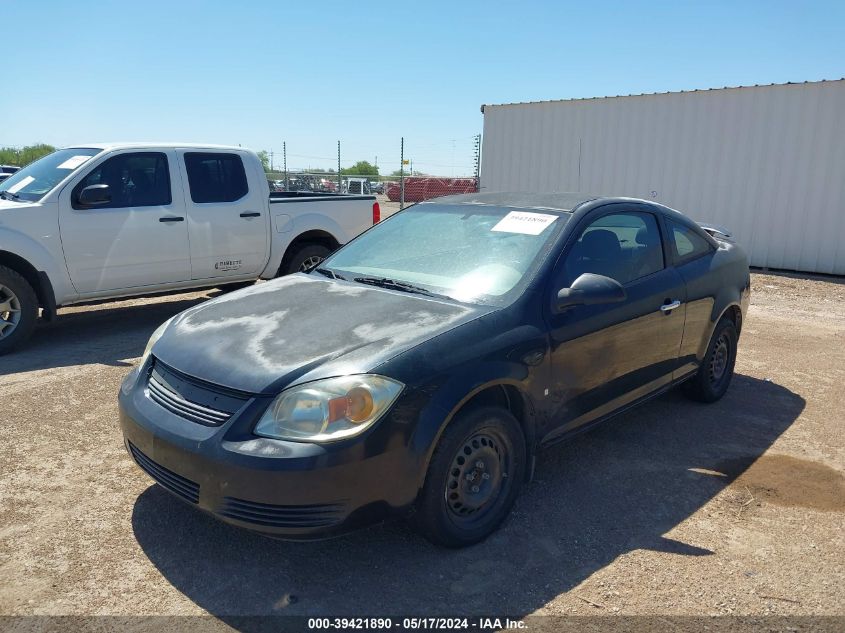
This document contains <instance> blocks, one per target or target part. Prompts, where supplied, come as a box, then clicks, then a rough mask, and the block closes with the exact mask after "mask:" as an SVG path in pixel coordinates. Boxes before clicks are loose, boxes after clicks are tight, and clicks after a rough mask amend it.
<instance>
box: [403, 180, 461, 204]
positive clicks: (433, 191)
mask: <svg viewBox="0 0 845 633" xmlns="http://www.w3.org/2000/svg"><path fill="white" fill-rule="evenodd" d="M477 191H478V181H477V180H476V179H475V178H431V177H429V176H408V177H407V178H405V202H422V201H423V200H430V199H431V198H437V197H439V196H446V195H452V194H460V193H475V192H477ZM400 195H401V190H400V186H399V183H398V182H394V183H391V184H390V186H389V187H388V189H387V197H388V198H390V200H392V201H393V202H398V201H399V198H400Z"/></svg>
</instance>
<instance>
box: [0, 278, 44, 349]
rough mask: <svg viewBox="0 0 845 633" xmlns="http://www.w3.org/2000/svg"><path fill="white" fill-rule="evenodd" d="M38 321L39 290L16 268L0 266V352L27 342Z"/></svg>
mask: <svg viewBox="0 0 845 633" xmlns="http://www.w3.org/2000/svg"><path fill="white" fill-rule="evenodd" d="M37 320H38V297H37V296H36V295H35V290H33V288H32V286H30V285H29V282H28V281H27V280H26V279H24V278H23V277H22V276H21V275H20V274H18V273H17V272H16V271H14V270H12V269H11V268H8V267H6V266H0V355H2V354H6V353H7V352H11V351H12V350H13V349H14V348H16V347H17V346H18V345H20V344H21V343H23V342H24V341H26V340H27V339H28V338H29V337H30V335H31V334H32V330H34V329H35V322H36V321H37Z"/></svg>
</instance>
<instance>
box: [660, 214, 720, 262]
mask: <svg viewBox="0 0 845 633" xmlns="http://www.w3.org/2000/svg"><path fill="white" fill-rule="evenodd" d="M668 223H669V229H670V231H671V233H672V248H673V249H674V252H675V260H676V261H677V262H678V263H686V262H688V261H692V260H693V259H697V258H699V257H701V256H702V255H706V254H707V253H709V252H711V251H712V250H713V246H712V245H711V244H710V242H708V241H707V239H706V238H705V237H703V236H701V235H699V234H698V233H697V232H696V231H695V229H693V228H691V227H688V226H684V225H683V224H679V223H677V222H674V221H673V220H668Z"/></svg>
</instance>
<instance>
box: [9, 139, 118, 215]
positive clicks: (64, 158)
mask: <svg viewBox="0 0 845 633" xmlns="http://www.w3.org/2000/svg"><path fill="white" fill-rule="evenodd" d="M101 151H102V150H99V149H91V148H71V149H60V150H58V151H57V152H53V153H52V154H48V155H47V156H45V157H44V158H40V159H39V160H37V161H35V162H34V163H30V164H29V165H27V166H26V167H24V168H23V169H21V170H19V171H16V172H15V173H14V174H12V175H11V176H9V177H8V178H6V180H4V181H3V182H0V197H3V198H6V199H12V200H22V201H23V200H25V201H28V202H37V201H39V200H41V198H43V197H44V196H45V195H47V193H49V192H50V190H52V189H53V187H55V186H56V185H57V184H59V183H60V182H61V181H62V180H64V179H65V178H67V176H69V175H70V174H71V173H73V172H74V171H76V170H77V169H79V167H80V166H82V164H83V163H85V162H87V161H88V160H90V158H91V157H92V156H96V155H97V154H99V153H100V152H101Z"/></svg>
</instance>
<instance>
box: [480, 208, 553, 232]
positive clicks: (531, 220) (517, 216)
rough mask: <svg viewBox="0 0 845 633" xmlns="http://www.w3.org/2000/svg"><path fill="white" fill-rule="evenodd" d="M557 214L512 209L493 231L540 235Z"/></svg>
mask: <svg viewBox="0 0 845 633" xmlns="http://www.w3.org/2000/svg"><path fill="white" fill-rule="evenodd" d="M555 220H557V216H556V215H550V214H548V213H530V212H529V211H511V212H510V213H508V214H507V215H506V216H505V217H503V218H502V219H501V220H499V223H498V224H497V225H496V226H494V227H493V228H492V229H490V230H491V231H501V232H503V233H523V234H525V235H540V233H542V232H543V230H544V229H545V228H546V227H547V226H549V225H550V224H551V223H552V222H554V221H555Z"/></svg>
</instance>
